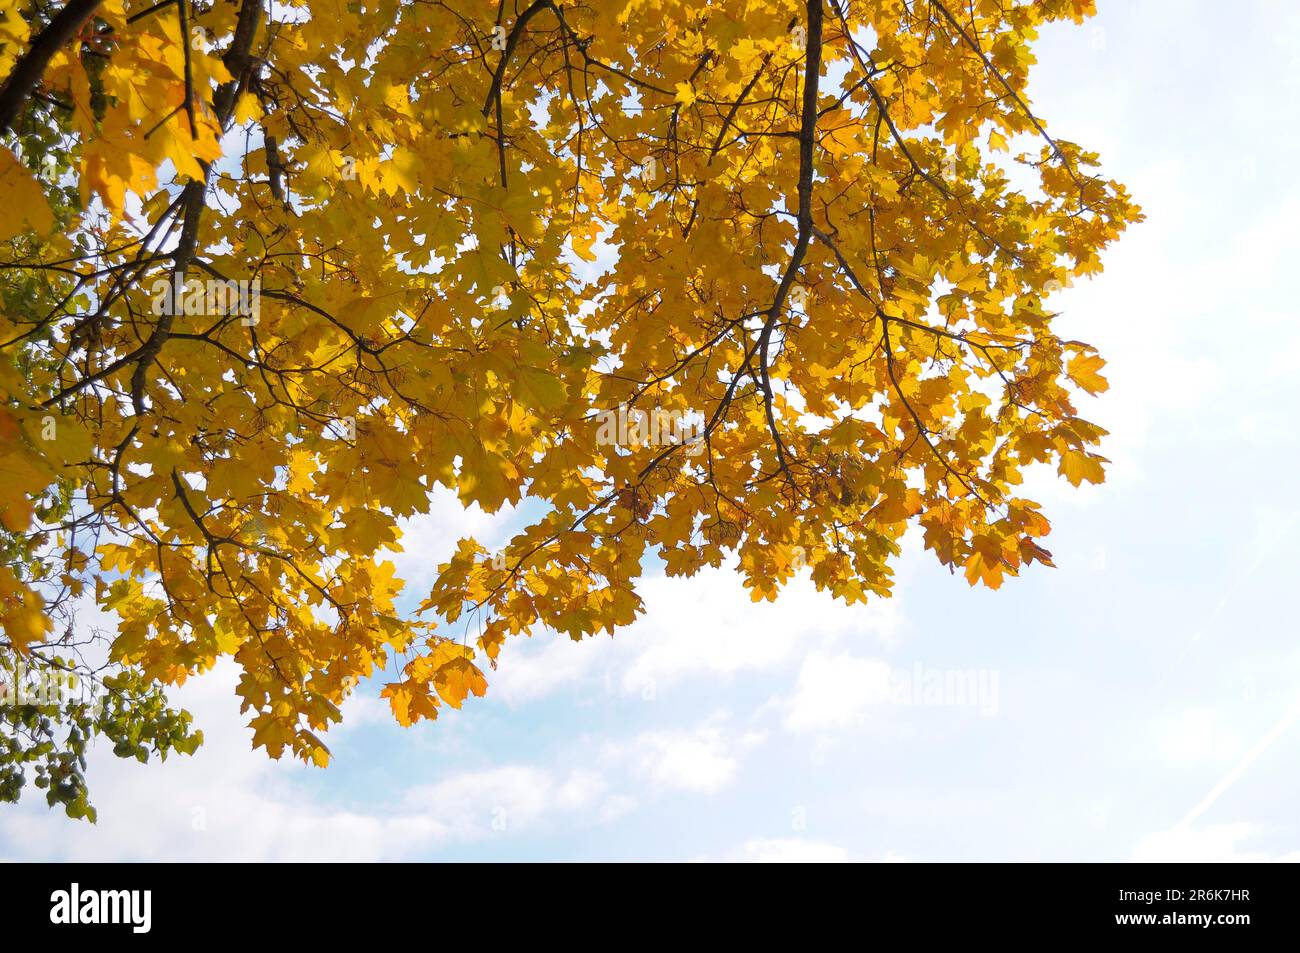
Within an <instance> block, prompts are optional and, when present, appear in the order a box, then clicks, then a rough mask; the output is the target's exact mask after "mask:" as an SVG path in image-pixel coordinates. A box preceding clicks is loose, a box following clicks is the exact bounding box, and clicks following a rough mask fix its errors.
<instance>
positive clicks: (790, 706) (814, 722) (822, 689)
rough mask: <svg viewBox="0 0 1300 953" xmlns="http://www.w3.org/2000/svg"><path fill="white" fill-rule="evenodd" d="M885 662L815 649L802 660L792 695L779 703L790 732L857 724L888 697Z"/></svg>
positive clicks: (887, 665)
mask: <svg viewBox="0 0 1300 953" xmlns="http://www.w3.org/2000/svg"><path fill="white" fill-rule="evenodd" d="M890 673H891V669H890V667H889V664H888V663H886V662H884V661H882V660H880V659H873V658H856V657H854V656H852V655H827V654H824V653H821V652H815V653H813V654H811V655H809V656H808V657H807V658H806V659H804V663H803V668H802V669H800V671H799V681H798V683H797V684H796V685H795V691H794V695H793V696H792V697H791V698H790V699H789V700H788V701H786V702H784V703H781V707H783V708H784V709H785V719H784V722H785V727H786V728H787V729H789V730H790V731H826V730H830V729H838V728H848V727H851V726H853V725H855V724H858V723H859V722H861V721H862V720H863V718H864V717H865V715H866V713H867V710H868V709H869V708H871V707H873V706H878V705H880V704H881V703H882V702H885V701H887V700H888V699H889V698H890Z"/></svg>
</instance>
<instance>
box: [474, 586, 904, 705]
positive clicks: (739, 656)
mask: <svg viewBox="0 0 1300 953" xmlns="http://www.w3.org/2000/svg"><path fill="white" fill-rule="evenodd" d="M639 591H640V592H641V595H642V597H643V598H644V600H645V609H646V611H645V615H644V616H642V617H641V618H640V619H639V620H638V621H637V622H635V623H633V624H632V625H631V626H628V627H627V628H626V629H621V630H619V632H618V633H617V635H616V636H615V637H614V638H612V639H611V638H608V637H598V638H595V639H588V640H586V641H584V642H581V643H575V642H573V641H572V640H570V639H568V638H566V637H562V636H554V635H550V634H546V635H539V636H536V637H534V639H532V640H531V641H530V642H524V641H522V640H517V641H515V642H513V643H512V644H510V645H508V646H507V647H506V649H505V650H504V651H503V652H502V655H501V661H500V667H499V670H498V671H497V672H496V673H495V675H494V676H493V679H492V691H493V692H495V693H497V697H500V698H502V699H504V700H505V701H506V702H507V703H508V704H511V705H521V704H525V703H529V702H534V701H538V700H540V699H542V698H546V697H549V696H551V695H553V694H554V693H556V692H557V691H559V690H561V689H562V688H564V687H566V686H568V687H572V686H575V685H581V684H583V683H587V684H588V685H599V686H607V687H608V688H609V689H610V690H612V691H617V692H621V693H623V694H625V695H632V696H635V695H641V696H644V697H655V696H657V695H658V694H659V693H660V692H662V691H663V690H664V689H666V688H668V687H670V686H672V685H674V684H677V683H679V682H681V681H684V680H687V679H691V678H698V677H705V676H711V677H713V678H729V677H733V676H738V675H740V674H742V673H747V672H773V671H779V670H781V669H783V668H787V667H789V666H791V665H792V664H793V663H794V662H797V660H798V659H799V658H801V657H802V656H803V655H804V654H805V653H806V652H808V651H809V650H810V649H812V648H815V647H820V646H826V645H830V644H834V643H835V642H837V641H839V640H840V639H842V638H844V637H846V636H852V637H854V638H859V639H860V638H864V637H866V638H874V639H875V640H876V641H877V642H879V643H881V644H890V643H892V642H894V641H896V640H897V639H898V638H899V634H900V632H901V629H902V618H903V617H902V613H901V610H900V606H899V604H898V599H897V597H896V598H895V599H892V600H889V601H884V600H878V601H874V602H871V603H868V604H867V605H865V606H862V605H858V606H847V605H844V604H843V603H841V602H837V601H836V600H835V599H833V598H832V597H831V596H830V595H828V594H826V593H820V592H818V591H817V590H816V588H815V587H814V586H813V584H812V583H811V582H810V581H809V580H808V579H806V578H804V579H798V580H795V581H794V582H792V583H791V584H790V585H789V586H787V587H786V588H785V589H784V590H783V591H782V593H781V596H780V598H779V599H778V600H777V601H776V602H775V603H767V602H760V603H755V602H754V601H753V600H751V599H750V597H749V593H748V591H747V590H746V589H745V588H744V585H743V583H742V581H741V577H740V574H739V573H738V572H736V570H735V569H734V568H730V567H723V568H716V569H715V568H712V567H708V568H705V569H704V570H702V571H701V572H700V573H698V574H697V575H695V576H693V577H691V578H689V579H679V578H669V577H667V576H663V575H656V576H650V577H648V578H647V579H645V580H644V582H643V583H642V585H641V587H640V589H639Z"/></svg>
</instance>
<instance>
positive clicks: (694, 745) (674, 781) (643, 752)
mask: <svg viewBox="0 0 1300 953" xmlns="http://www.w3.org/2000/svg"><path fill="white" fill-rule="evenodd" d="M725 721H726V717H725V715H715V716H714V717H713V718H711V719H710V720H708V721H706V722H704V723H702V724H700V725H698V726H697V727H695V728H694V729H691V730H688V731H647V732H643V733H641V734H640V735H637V736H636V738H634V739H633V740H632V742H631V743H630V744H625V745H612V746H610V748H609V749H608V750H609V754H610V755H611V756H612V757H613V758H614V759H616V760H617V759H619V758H620V757H625V758H626V759H627V760H628V761H629V762H630V764H631V769H632V771H633V773H634V774H636V775H638V776H640V777H641V778H643V779H644V780H645V781H646V782H648V783H649V784H652V785H655V786H657V787H659V788H661V789H664V790H668V791H689V792H692V793H696V794H716V793H718V792H719V791H721V790H723V789H724V788H726V787H727V786H728V785H730V784H731V783H732V781H734V780H735V777H736V773H737V771H738V770H739V768H740V757H741V755H742V754H743V753H744V751H745V750H746V749H748V748H752V747H755V746H757V745H759V744H761V743H762V741H763V736H762V735H757V734H754V733H748V734H746V735H745V736H743V737H742V738H740V739H739V740H734V741H733V740H731V739H729V737H728V735H727V733H726V731H725V728H724V725H723V723H724V722H725Z"/></svg>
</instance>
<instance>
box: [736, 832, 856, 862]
mask: <svg viewBox="0 0 1300 953" xmlns="http://www.w3.org/2000/svg"><path fill="white" fill-rule="evenodd" d="M741 856H742V857H743V858H744V859H745V860H746V861H748V862H750V863H757V864H828V863H829V864H842V863H846V862H847V861H848V860H849V859H850V858H849V852H848V851H847V850H846V849H845V848H843V847H837V846H835V845H834V844H824V843H822V842H820V841H813V840H804V839H803V838H799V837H787V838H781V839H776V840H751V841H746V842H745V845H744V846H743V847H742V848H741Z"/></svg>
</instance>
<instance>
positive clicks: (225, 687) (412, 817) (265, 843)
mask: <svg viewBox="0 0 1300 953" xmlns="http://www.w3.org/2000/svg"><path fill="white" fill-rule="evenodd" d="M235 681H236V673H235V671H234V668H233V666H232V665H230V664H229V663H224V664H222V665H219V666H218V667H217V669H215V670H214V671H213V672H211V673H209V674H208V675H206V676H205V677H203V678H200V679H191V680H190V681H189V682H187V683H186V685H185V686H184V687H182V688H181V689H179V690H177V691H175V692H174V693H173V695H174V697H173V702H174V703H175V704H176V705H178V706H183V707H185V708H187V709H189V710H190V711H191V712H192V713H193V714H194V716H195V723H196V725H198V726H199V727H201V728H202V729H203V732H204V744H203V746H202V747H201V748H200V749H199V751H198V753H197V754H196V755H195V756H194V757H192V758H181V757H175V758H169V759H168V760H167V761H166V762H165V763H161V764H159V763H155V762H151V763H150V764H147V765H141V764H138V763H136V762H134V761H124V760H122V759H119V758H116V757H113V756H112V755H111V753H110V752H109V751H108V750H107V748H106V747H104V746H100V747H99V748H97V749H95V750H94V751H92V753H91V758H90V764H89V770H88V775H89V777H90V781H91V798H92V801H93V802H94V803H95V804H96V806H97V808H98V809H99V822H98V823H97V824H95V825H89V824H85V823H82V822H74V821H71V820H69V819H67V818H65V817H64V816H63V814H62V813H61V812H56V811H51V810H50V809H48V808H47V807H46V806H45V804H44V802H43V799H41V798H39V796H36V797H33V796H31V795H30V794H29V796H28V797H27V798H25V799H24V802H23V803H22V804H21V805H20V806H19V807H17V808H9V809H6V810H5V811H4V812H2V813H0V855H4V856H7V857H12V858H15V859H20V860H21V859H29V860H34V859H42V860H54V859H58V860H80V861H121V860H145V859H159V860H166V859H170V860H230V861H281V860H304V861H324V860H337V861H369V860H381V859H390V858H404V857H413V856H419V855H427V854H429V853H430V852H436V851H437V850H439V849H441V848H445V847H448V846H451V845H455V844H459V843H464V842H468V841H472V840H475V839H481V838H484V837H486V836H489V835H490V834H494V833H497V832H499V831H508V830H516V829H521V828H532V827H535V826H538V825H542V824H549V823H558V822H559V821H562V820H564V819H565V818H577V817H585V813H586V812H591V814H592V815H593V816H596V817H601V816H617V815H618V814H619V813H620V812H621V813H626V812H627V811H628V810H630V809H631V807H630V806H629V805H628V804H626V803H625V802H621V801H617V800H615V801H614V802H613V803H612V804H610V803H608V801H609V799H608V798H607V797H606V793H607V792H606V787H607V785H606V782H605V779H604V777H603V775H601V774H599V773H598V772H596V771H593V770H588V769H574V770H570V771H568V772H567V773H566V772H563V771H561V770H559V769H551V768H539V767H533V766H527V765H509V764H507V765H501V766H497V767H494V768H491V769H488V770H483V771H465V772H459V773H455V774H452V775H451V776H450V777H448V778H446V779H445V780H442V781H439V782H437V783H434V784H431V785H423V786H416V787H412V788H410V789H408V790H407V791H406V792H405V793H404V794H401V795H399V796H398V797H397V798H396V799H395V800H394V802H392V803H387V804H371V805H366V806H365V807H364V808H363V809H354V808H352V807H349V806H336V805H332V804H329V803H324V802H322V801H321V800H319V799H318V798H317V797H316V796H315V794H314V793H313V791H312V790H311V789H310V787H309V786H308V785H306V784H304V783H302V782H304V781H306V780H307V779H308V778H309V777H319V775H311V774H309V773H308V772H312V771H314V769H310V768H306V767H305V766H303V765H301V764H299V763H297V762H291V761H288V760H285V761H282V762H273V761H271V760H269V759H268V758H267V757H266V755H265V754H264V753H263V752H261V751H253V750H252V747H251V744H250V739H249V731H248V729H247V728H246V727H245V725H244V723H243V722H244V719H243V718H242V717H241V716H240V715H239V714H238V711H237V707H238V701H237V699H236V698H235V695H234V685H235Z"/></svg>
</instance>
